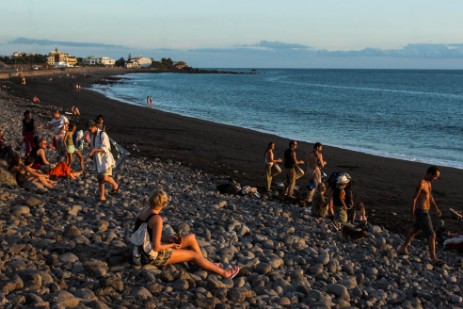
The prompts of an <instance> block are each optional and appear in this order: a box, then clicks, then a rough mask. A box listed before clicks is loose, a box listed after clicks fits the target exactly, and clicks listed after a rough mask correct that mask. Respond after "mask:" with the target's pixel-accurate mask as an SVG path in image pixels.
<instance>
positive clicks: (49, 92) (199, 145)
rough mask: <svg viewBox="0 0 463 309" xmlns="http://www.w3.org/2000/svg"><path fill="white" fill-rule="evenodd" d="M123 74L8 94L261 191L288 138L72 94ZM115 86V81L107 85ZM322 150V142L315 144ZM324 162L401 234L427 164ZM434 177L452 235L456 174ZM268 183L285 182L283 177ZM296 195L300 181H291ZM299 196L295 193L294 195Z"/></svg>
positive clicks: (340, 152) (31, 83) (305, 148)
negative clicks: (73, 113)
mask: <svg viewBox="0 0 463 309" xmlns="http://www.w3.org/2000/svg"><path fill="white" fill-rule="evenodd" d="M121 73H124V70H122V71H121V70H118V71H114V70H111V69H109V70H104V69H102V70H100V71H95V72H91V73H79V72H77V73H73V72H72V71H68V72H62V73H61V74H59V75H55V76H54V77H53V80H49V79H48V77H29V78H28V82H27V85H26V86H23V85H19V84H18V83H13V85H12V89H13V91H14V94H15V95H17V96H20V97H23V98H32V97H33V96H34V95H37V96H39V98H41V100H42V102H43V103H42V104H54V105H57V106H61V107H62V108H63V111H64V110H70V108H71V106H72V105H77V106H78V107H79V108H80V111H81V113H82V117H81V118H80V119H81V122H80V126H81V127H82V128H83V126H84V125H85V121H86V120H87V119H90V118H92V119H94V118H95V117H96V115H98V114H103V115H104V117H105V120H106V124H107V127H108V132H109V134H110V136H111V137H113V138H114V139H115V140H117V141H118V142H119V143H121V144H122V145H124V146H126V147H127V148H128V149H129V150H130V151H131V152H132V155H134V156H147V157H150V158H160V159H161V160H163V161H167V160H171V161H173V162H181V163H182V164H184V165H187V166H190V167H192V168H196V169H201V170H204V171H207V172H210V173H213V174H214V175H221V176H223V177H224V178H226V177H230V178H233V179H235V180H236V181H238V182H240V183H241V184H242V185H251V186H256V187H258V188H262V187H263V170H264V166H263V152H264V149H265V146H266V145H267V143H268V142H269V141H273V142H275V144H276V150H275V155H276V156H277V157H282V156H283V152H284V150H285V149H286V148H287V147H288V142H289V140H288V139H284V138H280V137H277V136H272V135H269V134H264V133H259V132H256V131H252V130H246V129H242V128H237V127H231V126H227V125H221V124H217V123H212V122H207V121H202V120H198V119H193V118H188V117H183V116H179V115H175V114H170V113H165V112H161V111H159V110H156V109H152V110H149V109H147V108H144V107H137V106H132V105H128V104H123V103H120V102H117V101H114V100H111V99H108V98H106V97H104V96H103V95H101V94H98V93H95V92H93V91H90V90H87V89H82V90H81V91H80V92H76V91H75V84H76V83H79V84H81V85H82V87H83V88H86V87H89V86H90V85H92V84H93V83H94V82H97V81H100V80H102V79H105V78H107V77H109V76H111V75H116V74H121ZM112 81H113V82H117V78H115V79H113V80H112ZM320 142H321V143H323V144H329V141H320ZM311 150H312V145H311V144H307V143H300V144H299V147H298V157H299V159H301V160H304V161H307V155H308V153H309V152H310V151H311ZM323 154H324V157H325V160H326V161H327V162H328V165H327V167H326V168H325V171H326V172H327V173H328V174H329V173H331V172H334V171H346V172H348V173H349V174H350V175H351V176H352V178H353V180H354V184H355V187H354V194H355V200H356V201H363V202H364V203H365V205H366V207H367V212H368V213H369V214H370V216H369V220H370V221H371V222H372V223H374V224H379V225H383V226H385V227H387V228H389V229H391V230H394V231H398V232H405V231H406V230H407V229H408V224H409V223H408V222H409V214H410V206H411V199H412V196H413V192H414V188H415V185H416V183H417V181H418V180H419V179H420V178H421V177H422V176H424V174H425V173H426V169H427V167H428V165H427V164H422V163H417V162H409V161H403V160H396V159H390V158H383V157H378V156H372V155H367V154H363V153H359V152H353V151H348V150H344V149H339V148H334V147H328V146H326V147H324V150H323ZM441 172H442V176H441V178H440V179H439V180H438V181H436V182H435V183H433V192H434V197H435V199H436V202H437V204H438V205H439V206H440V207H441V209H442V212H443V216H442V219H443V220H444V221H445V224H446V227H447V228H448V229H449V230H452V231H456V230H459V229H460V225H459V224H458V222H457V221H456V220H455V219H454V218H453V217H451V215H450V214H449V211H448V209H449V208H450V207H452V208H455V209H458V210H461V206H460V203H459V201H460V199H461V189H462V186H461V183H460V182H459V179H462V178H463V170H459V169H453V168H446V167H441ZM274 181H275V182H277V183H278V182H283V181H284V173H282V174H281V175H280V176H277V177H276V179H275V180H274ZM298 185H299V186H300V188H301V190H304V189H305V186H306V185H307V179H306V178H302V179H300V180H299V181H298ZM301 194H302V193H301Z"/></svg>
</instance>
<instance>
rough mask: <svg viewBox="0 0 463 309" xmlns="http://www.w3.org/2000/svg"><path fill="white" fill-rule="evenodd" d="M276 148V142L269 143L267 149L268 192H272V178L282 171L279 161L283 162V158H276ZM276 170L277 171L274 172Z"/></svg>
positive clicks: (266, 173)
mask: <svg viewBox="0 0 463 309" xmlns="http://www.w3.org/2000/svg"><path fill="white" fill-rule="evenodd" d="M274 150H275V143H274V142H270V143H268V146H267V149H266V150H265V184H266V188H267V192H269V193H270V192H272V190H271V186H272V179H273V177H274V176H276V175H278V174H280V173H281V167H280V166H279V165H278V163H280V162H283V160H282V159H275V157H274V154H273V151H274ZM273 170H275V172H273Z"/></svg>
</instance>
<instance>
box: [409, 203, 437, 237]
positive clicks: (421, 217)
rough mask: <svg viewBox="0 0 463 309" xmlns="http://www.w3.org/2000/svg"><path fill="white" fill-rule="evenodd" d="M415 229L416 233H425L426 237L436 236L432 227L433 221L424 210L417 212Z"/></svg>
mask: <svg viewBox="0 0 463 309" xmlns="http://www.w3.org/2000/svg"><path fill="white" fill-rule="evenodd" d="M413 229H414V230H416V231H419V230H421V231H423V234H424V236H426V237H429V236H433V235H434V228H433V227H432V221H431V217H430V216H429V212H428V211H424V210H422V209H417V210H415V225H414V226H413Z"/></svg>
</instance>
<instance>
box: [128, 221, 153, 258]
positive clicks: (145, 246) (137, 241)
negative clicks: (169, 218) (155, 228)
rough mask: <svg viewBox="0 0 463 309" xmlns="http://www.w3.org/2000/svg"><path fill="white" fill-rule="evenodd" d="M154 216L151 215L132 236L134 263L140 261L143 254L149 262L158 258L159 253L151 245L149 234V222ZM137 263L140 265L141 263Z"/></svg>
mask: <svg viewBox="0 0 463 309" xmlns="http://www.w3.org/2000/svg"><path fill="white" fill-rule="evenodd" d="M154 215H155V214H151V215H150V216H149V217H148V218H147V219H146V221H145V222H143V223H142V224H140V226H139V227H138V229H137V230H136V231H135V232H133V233H132V235H131V236H130V242H131V243H132V244H133V245H134V248H133V251H132V255H133V259H134V261H139V259H140V256H141V255H142V254H143V255H144V257H145V258H147V259H149V260H154V259H156V257H157V256H158V252H157V251H154V250H153V244H152V243H151V240H150V235H149V233H148V221H149V220H150V219H151V218H152V217H153V216H154ZM136 263H137V264H138V263H139V262H136Z"/></svg>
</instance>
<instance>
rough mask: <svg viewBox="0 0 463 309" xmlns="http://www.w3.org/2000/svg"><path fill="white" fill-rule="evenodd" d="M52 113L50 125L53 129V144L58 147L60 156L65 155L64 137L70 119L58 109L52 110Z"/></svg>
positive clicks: (57, 150)
mask: <svg viewBox="0 0 463 309" xmlns="http://www.w3.org/2000/svg"><path fill="white" fill-rule="evenodd" d="M52 115H53V119H52V120H50V125H49V127H50V128H51V129H52V130H53V135H54V136H53V144H54V146H55V147H56V152H57V153H58V156H64V154H65V149H64V143H63V138H64V134H65V133H66V130H67V127H68V124H69V120H68V119H67V118H66V117H65V116H63V115H60V112H59V110H57V109H55V110H53V111H52Z"/></svg>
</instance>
